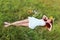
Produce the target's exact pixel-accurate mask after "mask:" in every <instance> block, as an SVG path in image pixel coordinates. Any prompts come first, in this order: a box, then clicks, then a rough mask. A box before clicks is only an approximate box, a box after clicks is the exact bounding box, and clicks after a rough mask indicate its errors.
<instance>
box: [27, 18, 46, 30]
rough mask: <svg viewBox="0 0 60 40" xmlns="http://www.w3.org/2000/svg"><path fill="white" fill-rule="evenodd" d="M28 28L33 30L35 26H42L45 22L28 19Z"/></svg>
mask: <svg viewBox="0 0 60 40" xmlns="http://www.w3.org/2000/svg"><path fill="white" fill-rule="evenodd" d="M28 20H29V28H31V29H34V28H35V27H36V26H44V25H46V22H45V21H44V20H43V19H37V18H34V17H28Z"/></svg>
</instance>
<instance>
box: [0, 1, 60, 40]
mask: <svg viewBox="0 0 60 40" xmlns="http://www.w3.org/2000/svg"><path fill="white" fill-rule="evenodd" d="M29 9H31V10H37V11H38V13H37V15H35V14H29V13H28V10H29ZM33 15H34V17H36V18H41V17H42V15H47V16H48V17H49V16H53V17H54V18H55V21H54V25H53V29H52V31H51V32H49V31H47V30H46V29H45V28H44V27H36V28H35V29H34V30H32V29H29V28H26V27H20V26H19V27H15V26H9V27H7V28H5V27H4V22H5V21H7V22H15V21H17V20H23V19H26V18H28V16H33ZM59 17H60V0H0V40H60V18H59Z"/></svg>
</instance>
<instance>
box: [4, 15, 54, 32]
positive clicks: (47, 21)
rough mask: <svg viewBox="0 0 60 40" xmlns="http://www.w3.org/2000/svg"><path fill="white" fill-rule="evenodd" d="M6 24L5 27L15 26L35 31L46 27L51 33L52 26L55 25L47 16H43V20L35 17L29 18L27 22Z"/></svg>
mask: <svg viewBox="0 0 60 40" xmlns="http://www.w3.org/2000/svg"><path fill="white" fill-rule="evenodd" d="M4 24H5V25H4V27H8V26H10V25H14V26H27V27H29V28H31V29H34V28H35V27H37V26H44V27H46V28H47V29H48V30H49V31H51V29H52V24H53V18H52V17H50V18H49V19H48V17H47V16H45V15H43V17H42V19H37V18H34V17H28V19H25V20H21V21H16V22H13V23H8V22H4Z"/></svg>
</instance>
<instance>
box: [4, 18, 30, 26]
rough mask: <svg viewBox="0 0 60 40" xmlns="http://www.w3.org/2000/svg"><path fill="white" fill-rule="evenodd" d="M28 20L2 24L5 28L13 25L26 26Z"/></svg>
mask: <svg viewBox="0 0 60 40" xmlns="http://www.w3.org/2000/svg"><path fill="white" fill-rule="evenodd" d="M28 22H29V21H28V19H25V20H21V21H16V22H13V23H8V22H4V23H5V27H8V26H10V25H15V26H20V25H22V24H23V25H26V23H28Z"/></svg>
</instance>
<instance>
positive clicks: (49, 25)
mask: <svg viewBox="0 0 60 40" xmlns="http://www.w3.org/2000/svg"><path fill="white" fill-rule="evenodd" d="M53 21H54V18H53V17H52V16H50V17H49V19H48V20H47V21H46V27H47V29H48V30H49V31H51V29H52V25H53Z"/></svg>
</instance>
